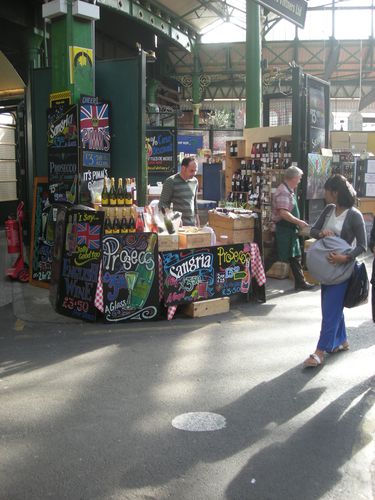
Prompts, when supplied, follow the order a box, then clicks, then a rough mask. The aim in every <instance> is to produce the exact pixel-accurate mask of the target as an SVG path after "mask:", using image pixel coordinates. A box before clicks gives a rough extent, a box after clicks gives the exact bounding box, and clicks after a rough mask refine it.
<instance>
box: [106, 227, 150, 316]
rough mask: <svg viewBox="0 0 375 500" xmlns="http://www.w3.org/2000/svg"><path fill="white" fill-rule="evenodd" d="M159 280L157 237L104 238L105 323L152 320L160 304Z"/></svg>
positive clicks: (115, 236)
mask: <svg viewBox="0 0 375 500" xmlns="http://www.w3.org/2000/svg"><path fill="white" fill-rule="evenodd" d="M158 277H159V276H158V237H157V234H154V233H129V234H124V235H108V236H104V239H103V267H102V280H103V299H104V317H105V320H106V321H108V322H117V321H126V320H147V319H155V318H156V316H157V313H158V305H159V279H158Z"/></svg>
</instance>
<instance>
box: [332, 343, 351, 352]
mask: <svg viewBox="0 0 375 500" xmlns="http://www.w3.org/2000/svg"><path fill="white" fill-rule="evenodd" d="M344 351H349V342H344V343H343V344H340V345H339V346H338V347H336V349H333V351H331V354H336V353H337V352H344Z"/></svg>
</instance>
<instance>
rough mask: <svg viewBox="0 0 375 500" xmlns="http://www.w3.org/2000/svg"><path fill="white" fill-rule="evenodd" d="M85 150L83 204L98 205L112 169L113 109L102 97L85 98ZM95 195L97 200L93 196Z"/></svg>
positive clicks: (82, 109)
mask: <svg viewBox="0 0 375 500" xmlns="http://www.w3.org/2000/svg"><path fill="white" fill-rule="evenodd" d="M79 125H80V139H81V148H82V182H81V186H80V187H81V192H80V200H81V202H87V201H94V202H95V201H96V200H95V193H101V192H102V189H103V179H104V177H105V176H108V171H109V169H110V168H111V133H110V105H109V103H108V102H106V101H103V100H100V99H99V98H98V97H91V96H82V97H81V102H80V108H79ZM90 192H92V193H94V196H91V195H90Z"/></svg>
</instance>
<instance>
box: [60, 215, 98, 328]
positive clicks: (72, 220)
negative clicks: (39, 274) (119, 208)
mask: <svg viewBox="0 0 375 500" xmlns="http://www.w3.org/2000/svg"><path fill="white" fill-rule="evenodd" d="M65 224H66V230H65V238H64V240H63V242H62V243H63V249H62V251H61V253H60V255H61V267H60V276H59V280H58V287H59V291H58V298H57V310H58V311H59V312H60V313H62V314H65V315H67V316H72V317H75V318H79V319H83V320H87V321H95V319H96V309H95V305H94V301H95V293H96V287H97V282H98V276H99V269H100V262H101V257H102V230H103V212H96V211H94V210H84V209H82V210H81V209H77V208H73V209H69V210H67V211H66V216H65ZM56 250H57V249H56Z"/></svg>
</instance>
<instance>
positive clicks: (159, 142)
mask: <svg viewBox="0 0 375 500" xmlns="http://www.w3.org/2000/svg"><path fill="white" fill-rule="evenodd" d="M175 143H176V135H175V130H174V129H164V130H163V129H149V130H147V131H146V151H147V164H148V173H149V174H157V173H158V174H166V175H172V174H175V173H176V166H177V161H176V147H175Z"/></svg>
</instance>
